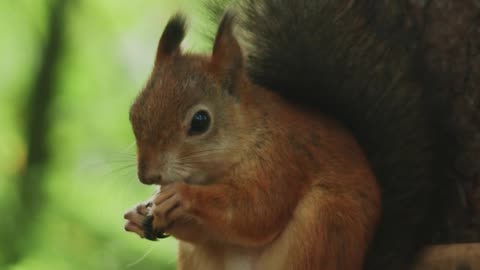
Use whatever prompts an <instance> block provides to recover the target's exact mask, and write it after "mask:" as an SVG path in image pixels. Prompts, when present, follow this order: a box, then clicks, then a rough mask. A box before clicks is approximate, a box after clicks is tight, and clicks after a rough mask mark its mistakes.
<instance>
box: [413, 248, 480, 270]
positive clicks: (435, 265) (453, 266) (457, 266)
mask: <svg viewBox="0 0 480 270" xmlns="http://www.w3.org/2000/svg"><path fill="white" fill-rule="evenodd" d="M415 270H480V243H473V244H451V245H435V246H432V247H430V248H428V249H427V250H426V251H425V253H424V254H423V256H422V257H421V259H420V263H419V264H418V265H417V267H416V268H415Z"/></svg>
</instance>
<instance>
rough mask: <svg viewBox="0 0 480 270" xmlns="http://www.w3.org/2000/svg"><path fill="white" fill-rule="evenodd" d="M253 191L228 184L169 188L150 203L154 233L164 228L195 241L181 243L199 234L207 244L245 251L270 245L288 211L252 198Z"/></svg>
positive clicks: (248, 186) (261, 198) (260, 197)
mask: <svg viewBox="0 0 480 270" xmlns="http://www.w3.org/2000/svg"><path fill="white" fill-rule="evenodd" d="M242 186H243V187H242ZM252 188H254V187H252V186H250V185H233V184H231V183H228V184H226V183H216V184H211V185H206V186H200V185H188V184H185V183H176V184H171V185H169V187H168V188H165V189H163V190H162V192H160V194H158V196H157V197H156V198H155V199H154V201H153V202H154V206H153V208H152V214H153V221H152V228H153V231H154V232H155V231H158V230H163V229H165V228H166V232H167V233H169V234H172V235H173V236H175V237H177V238H180V239H182V238H183V239H182V240H186V241H189V242H195V241H192V239H184V238H185V235H190V236H192V235H197V234H202V235H203V236H204V237H205V238H207V239H210V240H215V241H217V242H225V243H229V244H233V245H238V246H244V247H249V246H261V245H264V244H266V243H269V242H271V241H272V239H274V238H275V236H276V235H278V233H279V232H280V231H281V230H282V228H283V227H284V225H285V224H286V222H287V220H288V218H287V217H286V215H285V213H286V212H287V211H288V209H287V208H285V207H278V206H277V205H282V203H277V204H275V203H269V202H268V201H265V200H266V198H268V197H267V196H255V197H253V196H252V194H255V192H252ZM247 189H248V190H247ZM275 198H277V200H281V201H285V200H284V199H283V198H280V197H278V196H276V197H275ZM271 205H276V208H273V209H272V207H271ZM189 225H190V226H189ZM180 228H183V230H190V232H187V231H182V230H181V229H180ZM182 236H183V237H182Z"/></svg>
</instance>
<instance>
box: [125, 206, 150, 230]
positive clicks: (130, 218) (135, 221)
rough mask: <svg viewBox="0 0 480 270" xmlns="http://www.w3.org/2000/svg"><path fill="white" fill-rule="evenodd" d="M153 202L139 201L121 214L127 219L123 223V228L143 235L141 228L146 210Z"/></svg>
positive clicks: (145, 216)
mask: <svg viewBox="0 0 480 270" xmlns="http://www.w3.org/2000/svg"><path fill="white" fill-rule="evenodd" d="M152 205H153V203H151V202H148V203H141V204H139V205H137V206H135V207H134V208H132V209H130V210H129V211H127V212H126V213H125V215H124V216H123V218H124V219H126V220H127V222H126V223H125V230H126V231H128V232H133V233H136V234H137V235H139V236H140V237H142V238H144V237H145V232H144V229H143V224H144V223H145V220H147V219H148V216H147V215H148V212H149V211H150V208H151V206H152Z"/></svg>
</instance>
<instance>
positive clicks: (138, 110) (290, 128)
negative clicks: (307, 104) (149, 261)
mask: <svg viewBox="0 0 480 270" xmlns="http://www.w3.org/2000/svg"><path fill="white" fill-rule="evenodd" d="M227 19H228V18H227ZM230 27H231V26H230V22H229V21H226V22H225V21H224V22H223V24H222V26H221V27H220V31H219V34H218V35H217V42H216V43H215V44H216V48H215V50H216V51H217V52H219V54H216V53H215V51H214V55H213V56H212V60H210V59H209V58H207V57H203V56H192V55H180V53H179V52H178V50H172V51H174V52H175V54H174V55H172V56H168V55H163V56H162V57H161V59H162V61H163V62H162V63H159V64H156V66H155V70H154V72H153V73H152V78H151V79H150V83H149V86H147V88H146V89H145V90H144V91H143V92H142V93H141V95H140V96H139V98H138V99H137V101H136V102H135V104H134V105H133V106H132V110H131V121H132V125H133V128H134V132H135V135H136V138H137V147H138V157H139V164H141V165H139V176H140V178H141V179H142V177H143V178H144V179H143V181H145V182H147V183H155V184H161V185H163V186H162V190H161V192H160V193H158V194H157V195H156V196H155V198H154V199H153V207H152V209H151V214H152V215H153V217H154V218H153V224H152V226H153V228H154V229H166V232H167V233H169V234H171V235H173V236H174V237H176V238H177V239H179V240H180V245H179V247H180V248H179V262H178V267H179V269H184V270H190V269H209V270H211V269H227V268H231V269H234V268H235V266H233V265H248V267H249V268H250V269H259V270H260V269H279V270H281V269H322V270H360V269H361V268H362V263H363V258H364V255H365V251H366V249H367V246H368V244H369V241H370V240H371V237H372V236H373V233H374V230H375V226H376V223H377V221H378V218H379V213H380V192H379V189H378V187H377V184H376V181H375V177H374V175H373V173H372V171H371V168H370V166H369V163H368V161H367V159H366V158H365V155H364V153H363V151H362V149H360V147H359V146H358V144H357V143H356V141H355V138H353V136H352V135H351V134H350V133H349V132H348V130H347V129H345V128H344V127H342V126H341V125H340V124H339V123H337V122H336V121H334V120H333V119H330V118H328V117H327V116H325V115H322V114H321V113H320V112H317V111H311V110H308V109H306V108H302V107H298V106H295V105H294V104H291V103H289V102H287V101H285V100H283V99H282V98H280V97H279V96H277V95H275V94H274V93H273V92H271V91H269V90H268V89H263V88H260V87H258V86H255V85H254V84H253V83H251V82H250V81H249V79H248V78H247V76H246V75H245V71H244V69H243V66H242V64H241V63H238V62H235V61H237V60H238V59H241V52H240V48H239V47H238V44H237V43H236V40H235V38H234V37H233V35H232V34H231V32H230V31H231V29H229V28H230ZM161 42H162V41H161ZM171 45H172V44H169V46H171ZM239 57H240V58H239ZM232 61H233V62H232ZM225 67H226V68H225ZM198 74H201V76H200V75H198ZM197 75H198V76H197ZM224 88H228V89H229V90H228V91H227V93H226V92H225V91H224ZM203 89H207V90H203ZM196 104H204V106H206V107H207V108H208V109H209V110H210V111H211V112H212V114H213V115H214V120H213V124H212V125H213V126H214V127H212V130H211V131H209V132H208V133H207V134H205V135H202V137H197V138H190V137H188V136H186V135H184V134H185V126H184V125H185V120H184V119H183V118H184V117H185V115H188V114H189V110H190V108H191V107H192V106H196ZM167 114H168V115H169V116H168V117H164V115H167ZM185 119H187V120H188V117H187V118H185ZM211 149H214V150H215V151H213V150H211ZM208 151H210V152H208ZM189 153H209V154H208V155H207V154H197V156H195V155H193V157H192V158H191V160H189V161H188V163H185V164H182V161H178V160H180V159H181V158H180V157H182V156H188V155H189ZM190 155H192V154H190ZM164 156H169V158H164ZM172 164H177V165H175V166H184V167H182V172H184V174H185V177H183V176H182V175H179V174H180V173H178V172H176V173H173V172H171V171H169V170H170V169H169V167H170V166H173V165H172ZM178 164H180V165H178ZM187 165H188V166H187ZM156 172H158V175H157V176H152V177H149V178H148V177H146V176H145V175H151V174H153V175H154V174H155V173H156ZM192 175H202V176H204V175H206V176H207V177H206V179H204V180H202V182H201V183H195V184H192V183H189V182H188V181H187V180H188V179H191V178H192ZM182 177H183V178H182ZM145 178H148V179H149V180H145ZM202 179H203V178H202ZM199 181H200V180H199Z"/></svg>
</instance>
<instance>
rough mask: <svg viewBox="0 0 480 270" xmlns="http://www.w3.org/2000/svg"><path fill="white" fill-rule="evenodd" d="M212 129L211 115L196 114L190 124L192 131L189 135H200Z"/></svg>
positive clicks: (204, 113) (204, 112) (205, 113)
mask: <svg viewBox="0 0 480 270" xmlns="http://www.w3.org/2000/svg"><path fill="white" fill-rule="evenodd" d="M209 127H210V115H208V112H206V111H198V112H196V113H195V114H194V115H193V117H192V121H191V123H190V129H189V130H188V135H199V134H202V133H204V132H206V131H207V130H208V128H209Z"/></svg>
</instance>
